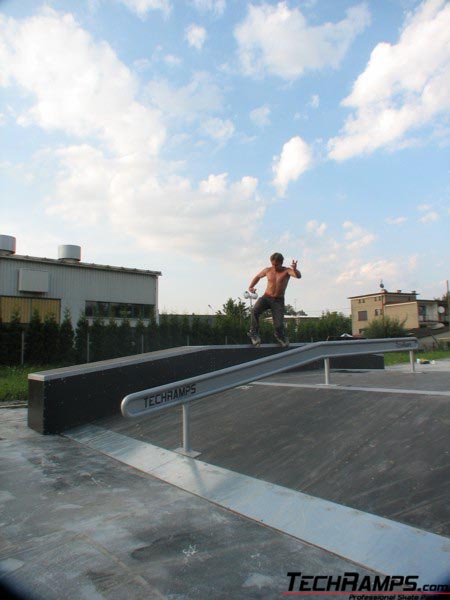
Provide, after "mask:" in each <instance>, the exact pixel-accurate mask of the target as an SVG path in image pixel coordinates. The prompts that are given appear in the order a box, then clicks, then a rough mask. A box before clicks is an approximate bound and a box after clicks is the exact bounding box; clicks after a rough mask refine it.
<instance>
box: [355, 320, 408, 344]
mask: <svg viewBox="0 0 450 600" xmlns="http://www.w3.org/2000/svg"><path fill="white" fill-rule="evenodd" d="M405 322H406V319H404V320H403V321H401V322H400V320H399V319H397V318H395V319H394V318H391V317H385V316H384V315H383V316H382V317H378V319H374V320H373V321H371V322H370V323H369V325H368V326H367V327H366V328H365V330H364V335H365V337H367V338H371V339H374V338H393V337H404V336H405V335H407V333H408V332H407V330H406V329H405V327H404V325H405Z"/></svg>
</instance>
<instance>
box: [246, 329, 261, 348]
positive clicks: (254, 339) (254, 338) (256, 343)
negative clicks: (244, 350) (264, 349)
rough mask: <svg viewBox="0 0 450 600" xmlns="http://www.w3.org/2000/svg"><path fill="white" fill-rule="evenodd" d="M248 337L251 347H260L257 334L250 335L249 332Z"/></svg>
mask: <svg viewBox="0 0 450 600" xmlns="http://www.w3.org/2000/svg"><path fill="white" fill-rule="evenodd" d="M247 335H248V337H249V338H250V340H251V342H252V345H253V346H254V347H255V348H257V347H258V346H261V338H260V337H259V335H258V334H256V333H252V332H251V331H249V332H248V333H247Z"/></svg>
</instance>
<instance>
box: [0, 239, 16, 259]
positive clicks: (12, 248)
mask: <svg viewBox="0 0 450 600" xmlns="http://www.w3.org/2000/svg"><path fill="white" fill-rule="evenodd" d="M15 253H16V238H15V237H12V236H11V235H0V256H8V255H9V254H15Z"/></svg>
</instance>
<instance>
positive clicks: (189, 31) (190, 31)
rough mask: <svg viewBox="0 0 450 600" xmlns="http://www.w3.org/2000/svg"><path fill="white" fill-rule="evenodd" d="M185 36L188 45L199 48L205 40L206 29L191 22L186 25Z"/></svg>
mask: <svg viewBox="0 0 450 600" xmlns="http://www.w3.org/2000/svg"><path fill="white" fill-rule="evenodd" d="M185 37H186V40H187V42H188V44H189V46H193V47H194V48H196V49H197V50H201V49H202V47H203V44H204V43H205V40H206V30H205V28H204V27H201V26H200V25H195V24H191V25H189V26H188V27H186V31H185Z"/></svg>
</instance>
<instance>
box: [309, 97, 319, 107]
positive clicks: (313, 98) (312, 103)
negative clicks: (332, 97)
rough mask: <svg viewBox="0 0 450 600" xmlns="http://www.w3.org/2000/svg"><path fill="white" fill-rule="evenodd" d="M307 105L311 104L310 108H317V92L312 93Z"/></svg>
mask: <svg viewBox="0 0 450 600" xmlns="http://www.w3.org/2000/svg"><path fill="white" fill-rule="evenodd" d="M309 105H310V106H311V108H319V105H320V97H319V96H318V95H317V94H313V95H312V96H311V99H310V101H309Z"/></svg>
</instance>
